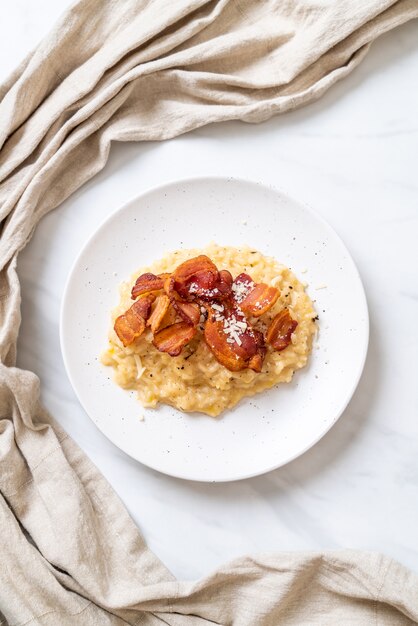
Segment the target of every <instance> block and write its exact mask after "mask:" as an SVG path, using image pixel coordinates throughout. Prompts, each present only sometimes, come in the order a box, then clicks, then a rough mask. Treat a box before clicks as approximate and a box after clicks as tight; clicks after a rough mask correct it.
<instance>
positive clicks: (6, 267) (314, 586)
mask: <svg viewBox="0 0 418 626" xmlns="http://www.w3.org/2000/svg"><path fill="white" fill-rule="evenodd" d="M3 10H4V9H3ZM6 10H7V9H6ZM417 15H418V2H417V0H398V1H397V2H396V1H394V0H293V1H292V0H252V1H251V0H119V2H117V1H115V0H113V1H111V0H82V1H81V2H77V3H75V4H74V5H73V6H72V8H70V10H69V11H68V12H67V13H66V14H65V15H64V16H63V17H62V19H61V20H60V22H59V23H58V24H57V26H56V27H55V29H54V30H53V32H52V33H50V35H49V36H48V37H47V38H46V39H45V40H44V41H43V42H42V43H41V44H40V45H39V47H38V48H37V49H36V50H35V51H34V52H33V53H31V54H29V55H28V57H27V58H26V59H25V60H24V61H23V62H22V64H21V65H20V67H19V68H18V69H17V70H16V71H15V72H14V74H13V75H12V76H11V77H10V78H9V80H8V81H7V82H6V83H5V84H4V85H2V86H1V87H0V99H1V104H0V216H1V217H0V220H2V234H1V244H0V271H1V274H0V280H1V282H0V361H1V363H0V492H1V494H0V531H1V533H0V541H1V543H0V624H9V625H10V626H11V625H13V626H18V625H20V626H23V624H42V625H46V624H47V625H53V626H57V625H64V626H66V625H71V626H73V625H75V624H82V625H83V626H89V625H107V624H109V625H116V624H132V625H137V624H147V625H148V624H150V625H157V624H158V625H160V624H169V625H183V624H196V625H198V624H199V625H200V624H237V625H254V624H255V625H260V626H264V625H267V624H269V625H276V624H283V625H298V626H300V625H304V624H309V625H319V624H320V625H321V626H323V625H327V624H329V625H331V624H332V625H335V624H356V625H357V624H360V625H365V626H366V625H367V626H369V625H372V624H380V625H388V626H389V625H390V626H393V625H399V624H400V625H402V624H412V623H415V622H418V577H417V576H415V575H413V574H412V573H410V572H408V571H407V570H406V569H405V568H403V567H402V566H400V565H398V564H396V563H395V562H393V561H391V560H389V559H388V558H386V557H383V556H380V555H376V554H368V553H355V552H333V553H325V554H297V553H296V554H277V555H269V556H260V557H257V558H249V557H247V558H242V559H240V560H237V561H235V562H234V563H232V564H230V565H227V566H225V567H223V568H221V569H220V570H219V571H217V572H215V573H214V574H213V575H212V576H209V577H208V578H206V579H204V580H202V581H200V582H197V583H180V582H177V581H175V580H174V578H173V576H172V575H171V574H170V572H168V571H167V570H166V568H165V567H164V566H163V565H162V564H161V563H160V562H159V561H158V559H157V558H156V557H155V556H154V555H153V554H152V553H151V552H150V551H149V549H148V548H147V546H146V545H145V543H144V540H143V539H142V537H141V535H140V534H139V532H138V530H137V528H136V527H135V525H134V523H133V522H132V520H131V519H130V517H129V515H128V513H127V512H126V510H125V509H124V507H123V506H122V504H121V503H120V501H119V499H118V497H117V496H116V495H115V494H114V492H113V491H112V489H111V488H110V487H109V485H108V484H107V483H106V481H105V480H104V478H103V477H102V476H101V475H100V474H99V472H98V471H97V469H96V468H95V467H94V466H93V465H92V464H91V462H90V461H89V460H88V459H87V458H86V457H85V456H84V454H83V453H82V452H81V451H80V450H79V449H78V447H77V446H76V445H75V444H74V442H72V441H71V440H70V439H69V437H68V436H67V435H66V434H65V433H63V432H62V430H61V429H60V427H59V426H58V425H57V424H56V423H55V422H54V421H53V420H52V418H50V417H49V416H48V415H47V414H46V412H45V411H44V410H43V409H42V407H41V406H40V405H39V401H38V397H39V383H38V379H37V378H36V376H35V375H34V374H33V373H31V372H26V371H22V370H19V369H16V368H15V367H14V365H15V358H16V338H17V334H18V330H19V322H20V290H19V281H18V278H17V274H16V259H17V254H18V252H19V250H21V249H22V248H23V247H24V246H25V244H26V243H27V242H28V240H29V238H30V236H31V234H32V232H33V229H34V228H35V226H36V223H37V222H38V220H39V219H40V218H41V217H42V216H43V215H45V214H46V213H47V212H48V211H50V210H51V209H54V208H55V207H57V206H58V205H59V204H60V203H61V202H62V201H63V200H64V199H65V198H67V197H68V196H69V195H70V194H71V193H72V192H73V191H75V190H76V189H77V188H78V187H80V185H82V184H83V183H84V182H85V181H87V180H88V179H89V178H91V177H92V176H93V175H94V174H95V173H96V172H98V171H99V170H100V169H101V168H102V167H103V166H104V164H105V162H106V159H107V156H108V153H109V148H110V143H111V141H112V140H113V141H114V140H117V141H139V140H161V139H165V138H167V137H173V136H175V135H178V134H180V133H184V132H186V131H188V130H190V129H193V128H196V127H198V126H202V125H204V124H207V123H209V122H216V121H221V120H229V119H240V120H243V121H246V122H260V121H262V120H265V119H267V118H269V117H270V116H272V115H274V114H276V113H280V112H282V111H287V110H289V109H293V108H294V107H297V106H300V105H302V104H305V103H307V102H310V101H312V100H313V99H315V98H318V97H319V96H320V95H321V94H322V93H324V91H325V90H326V89H328V87H330V86H331V85H332V84H333V83H335V82H336V81H337V80H339V79H340V78H342V77H343V76H345V75H346V74H348V73H349V72H350V71H351V70H352V69H353V68H354V67H355V66H356V65H357V64H358V63H359V62H360V60H361V59H362V58H363V57H364V55H365V54H366V52H367V50H368V47H369V45H370V43H371V42H372V41H373V40H374V39H375V38H376V37H377V36H379V35H380V34H381V33H384V32H385V31H387V30H389V29H391V28H393V27H395V26H397V25H399V24H402V23H403V22H405V21H407V20H408V19H410V18H413V17H416V16H417Z"/></svg>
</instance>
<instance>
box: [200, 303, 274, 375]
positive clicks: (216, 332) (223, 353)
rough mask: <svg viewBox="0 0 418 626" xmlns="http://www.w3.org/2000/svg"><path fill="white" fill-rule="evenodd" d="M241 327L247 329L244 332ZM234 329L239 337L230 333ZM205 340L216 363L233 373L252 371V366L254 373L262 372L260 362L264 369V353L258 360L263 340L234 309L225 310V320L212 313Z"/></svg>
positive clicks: (206, 326)
mask: <svg viewBox="0 0 418 626" xmlns="http://www.w3.org/2000/svg"><path fill="white" fill-rule="evenodd" d="M217 317H219V318H220V319H217ZM234 320H235V321H234ZM240 323H241V324H244V325H245V328H244V327H243V328H240V327H239V324H240ZM234 327H235V329H236V332H235V333H234V332H231V330H230V329H231V328H232V329H233V328H234ZM237 336H238V339H237V338H236V337H237ZM204 337H205V341H206V343H207V345H208V347H209V349H210V350H211V352H212V353H213V355H214V357H215V358H216V360H217V361H218V362H219V363H221V365H223V366H224V367H226V368H227V369H229V370H230V371H232V372H238V371H240V370H243V369H245V368H247V367H249V364H250V363H251V368H252V369H254V368H256V367H257V368H258V367H260V359H261V366H262V358H261V357H262V354H261V352H260V357H259V358H258V359H254V357H255V355H256V354H257V352H258V349H259V343H260V341H261V340H260V337H258V335H256V331H254V330H253V329H252V328H251V327H250V325H249V324H248V322H247V321H245V317H244V316H243V315H242V313H241V314H240V313H239V312H238V310H237V309H235V308H234V307H230V308H229V309H228V310H225V316H224V317H222V316H217V315H216V313H213V312H212V313H211V314H210V315H209V317H208V319H207V321H206V324H205V331H204ZM263 343H264V342H263ZM253 359H254V360H253Z"/></svg>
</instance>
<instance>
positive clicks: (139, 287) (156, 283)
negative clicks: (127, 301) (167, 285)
mask: <svg viewBox="0 0 418 626" xmlns="http://www.w3.org/2000/svg"><path fill="white" fill-rule="evenodd" d="M163 287H164V276H163V275H160V276H156V275H155V274H151V272H147V273H146V274H141V276H138V278H137V279H136V282H135V285H134V286H133V287H132V291H131V297H132V300H135V298H137V297H138V296H140V295H142V294H143V293H149V292H150V291H159V290H160V289H163Z"/></svg>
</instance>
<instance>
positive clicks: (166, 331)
mask: <svg viewBox="0 0 418 626" xmlns="http://www.w3.org/2000/svg"><path fill="white" fill-rule="evenodd" d="M195 334H196V328H195V327H194V326H191V325H190V324H187V323H186V322H177V323H176V324H172V325H171V326H167V327H166V328H163V330H159V331H158V333H156V334H155V335H154V339H153V342H152V343H153V344H154V346H155V347H156V348H157V350H159V351H160V352H167V353H168V354H169V355H170V356H178V355H179V354H180V352H181V351H182V349H183V348H184V346H185V345H186V344H188V343H189V341H191V339H193V337H194V336H195Z"/></svg>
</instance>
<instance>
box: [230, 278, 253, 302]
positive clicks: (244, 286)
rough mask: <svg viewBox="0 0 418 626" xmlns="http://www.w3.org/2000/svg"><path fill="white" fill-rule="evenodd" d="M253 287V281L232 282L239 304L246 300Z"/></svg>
mask: <svg viewBox="0 0 418 626" xmlns="http://www.w3.org/2000/svg"><path fill="white" fill-rule="evenodd" d="M252 289H254V283H253V281H249V282H245V283H232V291H233V292H234V298H235V300H236V302H238V304H240V303H241V302H242V301H243V300H244V298H245V297H246V296H247V295H248V294H249V292H250V291H251V290H252Z"/></svg>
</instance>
